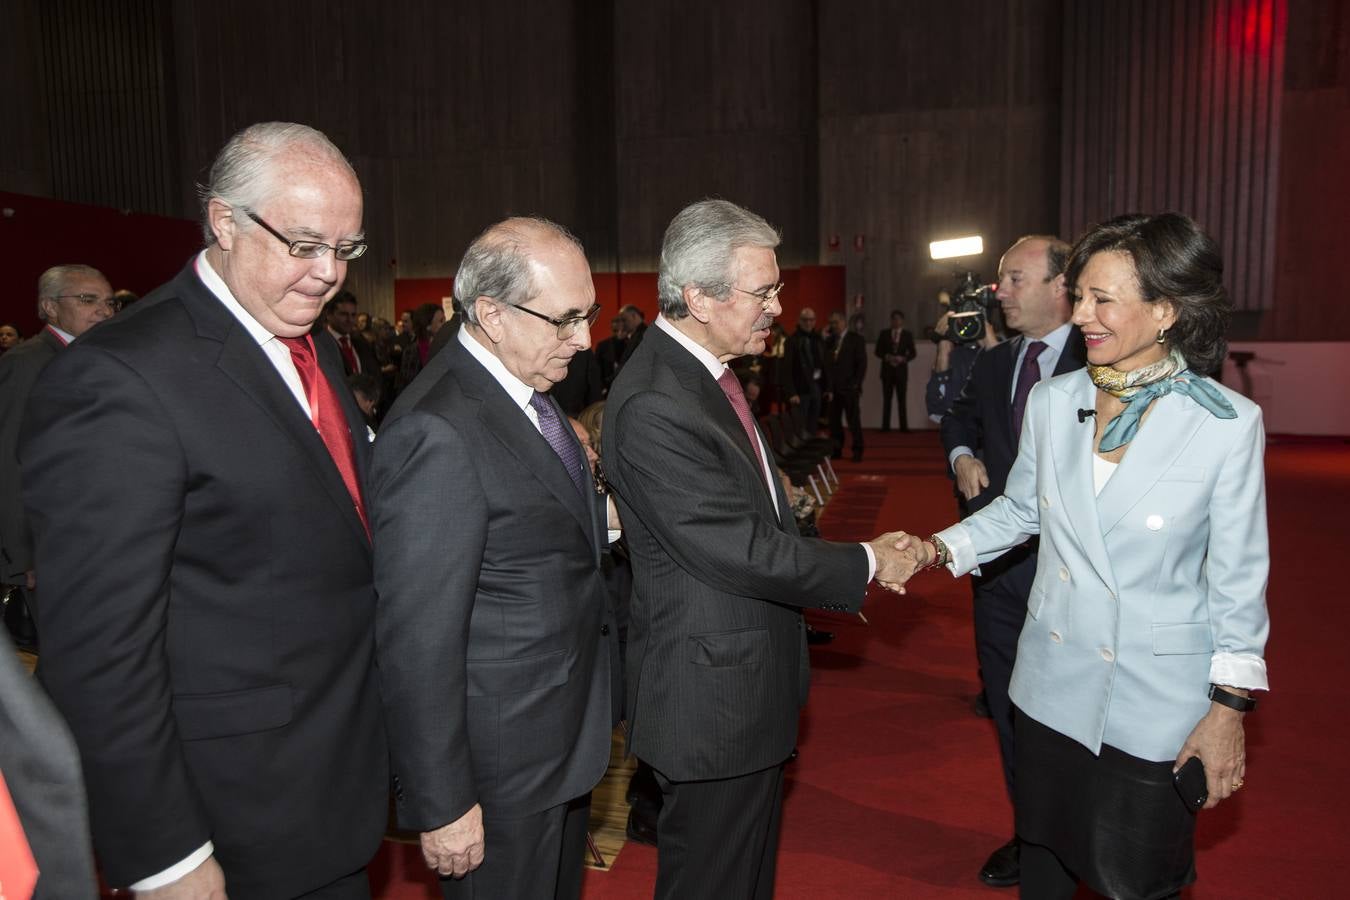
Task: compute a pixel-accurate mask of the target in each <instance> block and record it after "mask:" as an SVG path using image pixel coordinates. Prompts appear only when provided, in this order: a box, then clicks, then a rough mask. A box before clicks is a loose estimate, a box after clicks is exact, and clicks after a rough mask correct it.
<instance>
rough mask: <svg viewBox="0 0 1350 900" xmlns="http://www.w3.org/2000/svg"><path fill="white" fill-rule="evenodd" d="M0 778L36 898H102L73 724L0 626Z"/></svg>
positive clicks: (48, 899)
mask: <svg viewBox="0 0 1350 900" xmlns="http://www.w3.org/2000/svg"><path fill="white" fill-rule="evenodd" d="M0 735H4V739H3V740H0V775H4V778H5V786H6V787H7V788H8V789H9V794H10V797H11V798H12V799H13V801H14V808H15V810H16V811H17V812H18V813H19V824H20V826H21V827H22V828H23V832H24V837H25V838H26V839H27V841H28V845H29V847H30V849H31V850H32V852H33V859H34V860H35V861H36V862H37V866H38V870H39V875H38V882H37V888H36V889H35V892H34V894H33V896H34V897H35V898H37V900H69V898H93V897H97V896H98V883H97V881H96V880H95V878H94V850H93V848H92V847H91V846H90V845H89V807H88V805H87V803H86V802H85V796H84V782H83V780H82V779H81V775H80V755H79V752H78V751H77V750H76V749H75V741H74V740H72V739H71V737H70V729H68V728H67V727H66V723H65V722H64V721H62V719H61V716H60V715H59V714H58V713H57V712H56V709H55V708H54V707H53V706H52V704H51V701H50V700H48V699H47V696H46V694H44V693H43V692H42V688H40V687H39V686H38V684H37V682H35V681H34V680H33V679H32V677H31V676H29V674H28V673H27V672H26V671H24V668H23V666H21V665H20V664H19V660H18V657H17V656H16V655H15V653H14V645H13V644H11V643H10V641H9V637H8V636H7V635H5V634H4V632H3V630H2V629H0Z"/></svg>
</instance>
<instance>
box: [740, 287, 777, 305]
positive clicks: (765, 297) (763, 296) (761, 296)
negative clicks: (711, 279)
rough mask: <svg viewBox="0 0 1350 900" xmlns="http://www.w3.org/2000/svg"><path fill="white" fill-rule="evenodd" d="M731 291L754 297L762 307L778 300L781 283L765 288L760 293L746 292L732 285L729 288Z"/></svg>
mask: <svg viewBox="0 0 1350 900" xmlns="http://www.w3.org/2000/svg"><path fill="white" fill-rule="evenodd" d="M731 289H732V290H733V291H740V292H741V293H742V294H749V295H750V296H751V297H754V298H755V299H756V300H758V301H759V302H760V303H761V304H763V305H764V306H768V305H769V304H770V303H772V302H773V301H775V300H777V299H778V295H779V294H781V293H783V282H781V281H780V282H778V283H777V284H775V285H774V286H773V287H771V288H765V289H764V290H762V291H747V290H746V289H745V288H738V287H736V285H734V284H733V285H732V286H731Z"/></svg>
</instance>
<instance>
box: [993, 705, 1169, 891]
mask: <svg viewBox="0 0 1350 900" xmlns="http://www.w3.org/2000/svg"><path fill="white" fill-rule="evenodd" d="M1016 716H1017V760H1016V772H1017V782H1016V797H1015V804H1014V805H1015V806H1016V816H1017V836H1018V837H1020V838H1021V839H1022V840H1023V841H1025V842H1027V843H1031V844H1039V845H1041V846H1043V847H1047V848H1049V849H1050V850H1051V851H1053V852H1054V854H1055V856H1056V857H1058V858H1059V861H1060V863H1061V864H1062V865H1063V866H1064V867H1065V868H1066V869H1068V870H1069V872H1070V873H1071V874H1072V875H1073V876H1074V877H1076V878H1078V879H1079V880H1080V881H1081V882H1083V883H1084V884H1086V885H1087V886H1088V887H1090V888H1092V889H1093V890H1094V891H1097V892H1098V893H1100V894H1104V895H1105V896H1107V897H1114V898H1118V900H1155V898H1160V897H1167V896H1169V895H1171V894H1174V893H1176V892H1177V891H1179V890H1181V889H1182V888H1183V887H1185V886H1186V885H1188V884H1191V883H1192V882H1194V881H1195V814H1194V813H1192V812H1191V811H1190V810H1188V809H1187V808H1186V805H1185V804H1184V803H1183V802H1182V800H1181V797H1179V796H1178V795H1177V792H1176V789H1175V788H1174V787H1173V786H1172V765H1173V761H1172V760H1167V761H1166V762H1151V761H1149V760H1145V759H1140V758H1138V757H1137V756H1131V755H1130V754H1128V753H1125V752H1123V751H1121V750H1117V749H1116V748H1114V747H1109V746H1106V745H1103V746H1102V752H1101V756H1095V755H1093V753H1092V751H1091V750H1088V749H1087V748H1086V747H1084V746H1083V745H1082V744H1080V743H1078V742H1077V741H1074V740H1071V739H1069V738H1067V737H1065V736H1064V735H1062V734H1060V733H1059V732H1057V731H1054V730H1053V729H1050V728H1047V727H1046V726H1045V725H1042V724H1041V723H1040V722H1037V721H1036V720H1034V719H1032V718H1031V717H1030V716H1028V715H1026V714H1025V713H1023V712H1022V711H1021V710H1020V709H1019V710H1017V713H1016Z"/></svg>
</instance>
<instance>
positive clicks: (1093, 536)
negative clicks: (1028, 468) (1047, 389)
mask: <svg viewBox="0 0 1350 900" xmlns="http://www.w3.org/2000/svg"><path fill="white" fill-rule="evenodd" d="M1095 391H1096V388H1095V387H1093V385H1092V381H1091V380H1090V379H1089V378H1087V376H1086V375H1084V376H1083V377H1082V378H1081V379H1079V378H1074V379H1072V380H1069V381H1068V382H1067V383H1064V384H1060V383H1058V382H1057V383H1055V385H1054V387H1053V388H1052V394H1051V409H1050V416H1049V427H1050V453H1051V461H1052V465H1053V469H1052V471H1053V472H1054V473H1055V480H1056V482H1057V483H1058V486H1059V492H1060V496H1061V497H1062V498H1063V505H1064V516H1065V517H1066V518H1067V519H1068V520H1069V522H1070V523H1071V524H1072V526H1073V533H1074V534H1075V535H1076V536H1077V537H1078V540H1079V542H1080V543H1081V544H1082V547H1083V551H1084V553H1085V554H1086V555H1087V558H1088V559H1089V560H1090V561H1091V562H1092V566H1093V568H1095V569H1096V570H1097V573H1098V574H1099V575H1101V577H1102V580H1103V581H1105V582H1106V584H1107V586H1108V587H1110V589H1111V590H1113V591H1114V590H1115V589H1116V586H1115V572H1114V571H1113V570H1112V568H1111V556H1110V554H1109V553H1108V552H1107V550H1106V540H1105V538H1104V537H1103V534H1104V533H1105V532H1104V530H1103V529H1102V527H1101V523H1100V519H1099V517H1098V504H1097V497H1096V494H1095V488H1094V485H1093V479H1092V439H1093V426H1092V425H1091V423H1088V422H1079V421H1078V410H1079V409H1083V408H1087V409H1091V408H1092V404H1093V400H1094V397H1093V393H1094V392H1095ZM1113 480H1114V479H1113Z"/></svg>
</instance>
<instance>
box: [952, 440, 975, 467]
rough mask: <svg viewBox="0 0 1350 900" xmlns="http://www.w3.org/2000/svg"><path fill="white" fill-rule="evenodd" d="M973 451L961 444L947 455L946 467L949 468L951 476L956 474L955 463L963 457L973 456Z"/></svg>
mask: <svg viewBox="0 0 1350 900" xmlns="http://www.w3.org/2000/svg"><path fill="white" fill-rule="evenodd" d="M974 455H975V451H974V450H971V449H970V448H969V447H967V446H965V445H964V444H962V445H961V446H960V447H957V448H955V449H954V450H952V452H951V453H948V454H947V465H949V466H951V469H952V472H953V474H955V472H956V461H957V460H958V459H960V458H961V457H963V456H974Z"/></svg>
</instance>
